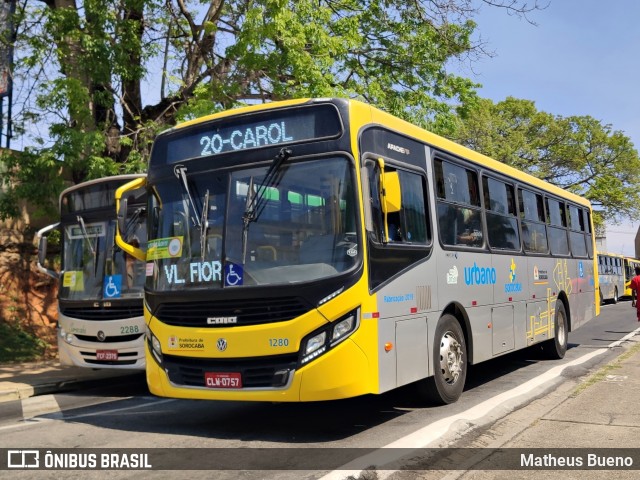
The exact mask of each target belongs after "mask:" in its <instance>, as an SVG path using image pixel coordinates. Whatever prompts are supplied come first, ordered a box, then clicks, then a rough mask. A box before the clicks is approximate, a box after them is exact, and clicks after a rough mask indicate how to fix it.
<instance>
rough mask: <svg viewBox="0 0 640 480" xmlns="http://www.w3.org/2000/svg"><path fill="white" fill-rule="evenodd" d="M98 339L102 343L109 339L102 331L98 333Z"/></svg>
mask: <svg viewBox="0 0 640 480" xmlns="http://www.w3.org/2000/svg"><path fill="white" fill-rule="evenodd" d="M96 338H97V339H98V340H99V341H101V342H104V341H105V339H106V338H107V336H106V335H105V334H104V332H103V331H102V330H100V331H98V334H97V335H96Z"/></svg>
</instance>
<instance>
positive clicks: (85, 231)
mask: <svg viewBox="0 0 640 480" xmlns="http://www.w3.org/2000/svg"><path fill="white" fill-rule="evenodd" d="M76 220H78V223H79V224H80V231H81V232H82V236H83V238H84V239H85V241H86V242H87V243H88V244H89V248H90V249H91V253H92V254H93V256H94V258H95V256H96V251H95V249H94V248H93V245H92V244H91V240H89V234H88V233H87V228H86V227H85V226H84V218H82V216H80V215H78V216H77V217H76Z"/></svg>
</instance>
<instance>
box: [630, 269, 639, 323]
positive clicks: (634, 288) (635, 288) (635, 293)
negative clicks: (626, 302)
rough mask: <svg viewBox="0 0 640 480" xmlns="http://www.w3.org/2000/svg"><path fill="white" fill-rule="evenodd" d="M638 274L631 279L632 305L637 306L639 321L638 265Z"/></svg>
mask: <svg viewBox="0 0 640 480" xmlns="http://www.w3.org/2000/svg"><path fill="white" fill-rule="evenodd" d="M635 270H636V276H635V277H633V278H632V279H631V284H630V285H629V287H630V288H631V306H632V307H636V313H637V317H638V321H639V322H640V302H638V292H639V291H640V267H636V269H635Z"/></svg>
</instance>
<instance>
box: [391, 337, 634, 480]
mask: <svg viewBox="0 0 640 480" xmlns="http://www.w3.org/2000/svg"><path fill="white" fill-rule="evenodd" d="M629 344H630V345H631V346H630V347H628V348H626V350H625V351H624V352H623V353H622V354H621V355H620V356H618V357H616V358H614V359H613V360H611V361H610V362H609V363H607V364H603V365H602V366H600V367H599V368H597V369H596V370H595V371H593V372H591V373H589V374H587V375H585V376H582V377H578V378H575V379H566V380H565V381H564V382H563V383H562V384H560V385H559V387H558V388H556V389H554V390H553V391H551V392H550V393H548V394H546V395H543V396H541V397H540V398H538V399H536V400H534V401H532V402H530V403H528V404H527V405H525V406H524V407H522V408H520V409H516V410H514V411H512V412H511V413H509V414H507V415H506V416H503V417H502V418H500V419H498V420H497V421H496V422H494V423H493V424H490V425H488V426H486V427H481V428H474V429H472V431H471V432H470V433H469V434H468V435H464V436H462V437H460V438H459V439H458V440H457V441H455V442H453V443H452V444H449V445H447V446H448V447H453V448H454V449H463V452H464V451H467V452H473V453H469V454H460V455H459V456H457V457H456V458H451V459H450V460H449V461H450V462H451V464H452V465H455V466H456V469H454V470H433V469H432V470H429V462H430V461H429V460H427V461H426V463H422V464H421V462H420V461H418V462H416V463H415V464H414V465H411V468H412V470H407V471H401V472H395V474H393V475H392V476H391V478H390V479H388V480H436V479H437V480H458V479H462V480H495V479H511V478H523V479H532V480H533V479H535V480H543V479H557V478H567V479H576V480H592V479H594V480H595V479H598V480H599V479H603V478H618V479H635V478H638V469H639V468H640V336H635V337H632V338H631V339H630V340H629V341H628V345H629ZM466 449H468V450H466ZM599 449H611V450H599ZM634 449H635V450H634ZM514 452H515V453H514ZM522 452H524V453H525V454H526V455H530V454H533V455H540V456H542V455H548V456H549V457H556V458H559V457H563V456H567V455H569V456H573V457H574V458H575V457H579V458H581V459H583V465H587V460H586V459H587V457H588V455H589V454H596V453H597V454H602V452H606V454H608V455H620V456H629V455H631V456H632V458H633V462H634V463H633V467H632V469H631V470H624V469H614V470H606V469H598V468H595V469H594V468H585V469H581V468H573V469H572V468H569V469H554V468H553V467H552V466H551V468H534V469H523V468H522V465H520V462H521V461H522V460H519V457H520V453H522ZM454 457H455V454H454ZM514 458H515V459H516V460H515V461H514ZM552 461H553V460H552ZM423 462H424V461H423ZM551 465H552V464H551ZM514 470H517V471H514Z"/></svg>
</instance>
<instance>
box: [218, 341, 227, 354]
mask: <svg viewBox="0 0 640 480" xmlns="http://www.w3.org/2000/svg"><path fill="white" fill-rule="evenodd" d="M216 347H218V350H220V351H221V352H224V351H225V350H226V349H227V341H226V340H225V339H224V338H219V339H218V341H217V342H216Z"/></svg>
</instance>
